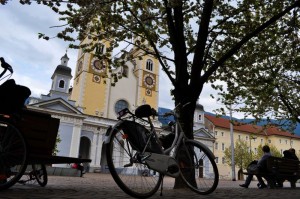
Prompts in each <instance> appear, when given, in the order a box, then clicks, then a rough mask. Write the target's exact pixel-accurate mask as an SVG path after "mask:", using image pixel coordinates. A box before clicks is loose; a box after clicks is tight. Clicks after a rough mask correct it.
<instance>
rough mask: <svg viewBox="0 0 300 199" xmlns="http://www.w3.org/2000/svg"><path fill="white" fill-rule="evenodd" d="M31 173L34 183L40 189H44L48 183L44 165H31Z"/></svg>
mask: <svg viewBox="0 0 300 199" xmlns="http://www.w3.org/2000/svg"><path fill="white" fill-rule="evenodd" d="M32 169H33V173H34V176H35V179H36V181H37V182H38V183H39V185H40V186H41V187H44V186H46V185H47V183H48V174H47V170H46V166H45V165H44V164H33V165H32Z"/></svg>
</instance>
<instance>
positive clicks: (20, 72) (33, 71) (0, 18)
mask: <svg viewBox="0 0 300 199" xmlns="http://www.w3.org/2000/svg"><path fill="white" fill-rule="evenodd" d="M58 18H59V15H57V14H56V13H55V12H53V11H52V10H51V9H50V8H48V7H47V6H43V5H37V4H35V3H32V5H21V4H20V3H19V2H18V1H10V2H9V3H8V4H6V5H4V6H3V5H0V25H1V28H0V57H3V58H4V59H5V60H6V62H8V63H9V64H10V65H11V66H12V67H13V68H14V73H13V75H12V77H11V78H13V79H15V81H16V83H17V84H21V85H24V86H27V87H29V88H30V90H31V92H32V96H35V97H39V96H40V95H41V94H48V92H49V90H50V88H51V83H52V81H51V76H52V74H53V72H54V70H55V68H56V66H57V65H59V64H60V59H61V57H62V56H63V55H64V54H65V53H66V50H67V55H68V57H69V58H70V60H69V63H68V66H69V67H70V68H71V69H72V75H73V76H74V72H75V66H76V59H77V50H76V49H67V47H68V43H66V42H64V41H63V40H61V39H57V38H56V39H55V38H54V39H51V40H49V41H46V40H43V39H38V33H45V34H47V35H49V36H50V37H51V36H55V35H56V33H57V32H58V31H59V29H58V28H50V27H51V26H57V25H61V24H62V23H63V22H60V21H59V20H58ZM1 71H2V70H1ZM0 83H1V84H2V83H3V80H2V81H0ZM171 88H172V85H171V83H170V81H169V79H168V78H167V76H166V75H165V73H164V72H163V71H161V72H160V86H159V107H163V108H169V109H172V108H173V107H174V102H173V101H172V98H171V96H170V89H171ZM211 94H216V91H214V90H213V89H212V88H211V87H210V86H209V85H206V86H205V87H204V89H203V91H202V94H201V96H200V98H199V103H200V104H202V105H203V106H204V110H205V111H208V112H213V110H215V109H216V108H219V107H221V106H222V105H221V104H219V103H218V102H216V101H215V100H214V99H212V98H211V97H210V95H211ZM233 114H234V113H233ZM233 116H235V115H233ZM236 117H238V115H236Z"/></svg>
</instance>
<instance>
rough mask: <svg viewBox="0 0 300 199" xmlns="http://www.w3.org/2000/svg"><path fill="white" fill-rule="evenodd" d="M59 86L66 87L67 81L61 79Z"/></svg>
mask: <svg viewBox="0 0 300 199" xmlns="http://www.w3.org/2000/svg"><path fill="white" fill-rule="evenodd" d="M58 87H59V88H64V87H65V81H64V80H60V81H59V85H58Z"/></svg>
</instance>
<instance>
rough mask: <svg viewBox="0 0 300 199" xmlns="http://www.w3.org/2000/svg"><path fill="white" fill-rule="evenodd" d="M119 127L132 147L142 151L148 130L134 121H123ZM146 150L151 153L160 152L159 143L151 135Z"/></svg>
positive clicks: (148, 134) (147, 136)
mask: <svg viewBox="0 0 300 199" xmlns="http://www.w3.org/2000/svg"><path fill="white" fill-rule="evenodd" d="M121 127H122V129H123V131H124V134H127V139H128V140H129V143H130V144H131V146H132V148H133V149H134V150H137V151H143V149H144V147H145V146H146V143H147V140H148V138H149V136H150V131H149V130H148V129H146V128H145V127H144V126H143V125H141V124H138V123H136V122H134V121H124V122H123V123H122V126H121ZM146 151H147V152H152V153H162V149H161V147H160V145H159V144H158V143H157V142H156V140H155V138H153V137H151V138H150V142H149V144H148V146H147V148H146Z"/></svg>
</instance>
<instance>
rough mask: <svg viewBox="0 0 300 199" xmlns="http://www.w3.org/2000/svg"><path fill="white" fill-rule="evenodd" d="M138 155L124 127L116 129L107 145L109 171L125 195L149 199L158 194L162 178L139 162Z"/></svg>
mask: <svg viewBox="0 0 300 199" xmlns="http://www.w3.org/2000/svg"><path fill="white" fill-rule="evenodd" d="M137 154H138V152H137V151H136V150H133V149H132V147H131V145H130V143H129V141H128V139H127V135H126V134H125V133H124V131H123V129H122V127H120V126H119V127H118V129H115V130H114V131H113V132H112V135H111V137H110V141H109V143H107V144H106V158H107V165H108V168H109V171H110V173H111V175H112V177H113V179H114V180H115V182H116V183H117V185H118V186H119V187H120V188H121V189H122V190H123V191H124V192H125V193H127V194H128V195H130V196H132V197H135V198H147V197H150V196H152V195H153V194H155V193H156V191H157V190H158V188H159V185H160V183H161V180H162V176H161V175H160V174H159V173H158V172H155V171H154V170H151V169H149V168H148V167H147V165H146V164H144V163H142V162H141V160H138V158H137Z"/></svg>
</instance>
